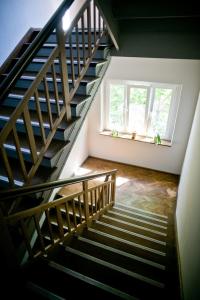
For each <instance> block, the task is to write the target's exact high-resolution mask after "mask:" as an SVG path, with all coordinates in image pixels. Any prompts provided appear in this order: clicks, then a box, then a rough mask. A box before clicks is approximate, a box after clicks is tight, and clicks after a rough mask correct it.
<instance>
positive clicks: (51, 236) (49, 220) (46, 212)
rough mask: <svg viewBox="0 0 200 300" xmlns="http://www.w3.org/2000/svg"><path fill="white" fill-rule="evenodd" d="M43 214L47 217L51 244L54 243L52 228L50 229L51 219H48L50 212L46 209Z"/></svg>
mask: <svg viewBox="0 0 200 300" xmlns="http://www.w3.org/2000/svg"><path fill="white" fill-rule="evenodd" d="M45 215H46V219H47V225H48V230H49V235H50V240H51V244H52V245H54V238H53V230H52V225H51V219H50V214H49V210H48V209H47V210H45Z"/></svg>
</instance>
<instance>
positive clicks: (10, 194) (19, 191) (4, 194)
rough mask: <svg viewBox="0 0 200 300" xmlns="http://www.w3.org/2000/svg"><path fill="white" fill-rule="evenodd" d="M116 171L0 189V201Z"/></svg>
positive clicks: (115, 170) (111, 172)
mask: <svg viewBox="0 0 200 300" xmlns="http://www.w3.org/2000/svg"><path fill="white" fill-rule="evenodd" d="M116 172H117V169H113V170H111V171H106V172H99V173H93V174H90V175H84V176H75V177H71V178H67V179H60V180H57V181H51V182H46V183H41V184H36V185H32V186H24V187H21V188H15V189H10V190H4V191H0V201H5V200H8V199H13V198H16V197H21V196H25V195H31V194H35V193H39V192H43V191H46V190H50V189H55V188H58V187H62V186H66V185H71V184H75V183H79V182H83V181H86V180H92V179H95V178H98V177H101V176H107V175H112V174H116Z"/></svg>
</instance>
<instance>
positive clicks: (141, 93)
mask: <svg viewBox="0 0 200 300" xmlns="http://www.w3.org/2000/svg"><path fill="white" fill-rule="evenodd" d="M146 105H147V89H146V88H140V87H131V88H130V99H129V124H128V130H129V131H136V132H137V134H141V135H143V134H145V115H146Z"/></svg>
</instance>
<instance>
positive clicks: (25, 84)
mask: <svg viewBox="0 0 200 300" xmlns="http://www.w3.org/2000/svg"><path fill="white" fill-rule="evenodd" d="M36 75H37V72H25V73H24V74H23V75H22V76H21V77H20V78H19V79H18V80H17V82H16V84H15V87H16V88H20V89H28V88H29V87H30V86H31V84H32V82H33V81H34V80H35V78H36ZM46 80H47V84H48V88H49V92H54V83H53V78H52V77H50V76H48V74H47V77H46ZM97 80H99V77H96V76H84V78H83V79H82V80H81V82H80V84H79V87H78V89H77V94H81V95H86V96H88V95H89V94H90V93H89V91H90V89H91V87H92V85H93V84H94V83H95V81H97ZM56 82H57V87H58V92H59V93H61V92H62V83H61V78H60V76H58V74H57V75H56ZM68 82H69V89H70V90H71V88H73V84H72V78H70V77H69V78H68ZM38 91H39V92H40V91H44V85H43V83H41V84H40V85H39V86H38Z"/></svg>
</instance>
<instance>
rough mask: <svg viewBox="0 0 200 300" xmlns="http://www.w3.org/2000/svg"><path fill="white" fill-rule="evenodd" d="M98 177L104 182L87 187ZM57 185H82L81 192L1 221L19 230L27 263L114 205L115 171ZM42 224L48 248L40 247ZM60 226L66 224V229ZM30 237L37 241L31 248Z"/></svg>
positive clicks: (77, 178)
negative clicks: (35, 237)
mask: <svg viewBox="0 0 200 300" xmlns="http://www.w3.org/2000/svg"><path fill="white" fill-rule="evenodd" d="M99 176H105V180H104V182H100V183H98V184H96V185H95V186H93V187H89V185H88V181H89V180H92V179H94V178H97V177H99ZM83 178H84V179H83ZM61 182H62V184H64V182H65V184H66V183H67V184H73V183H76V182H82V188H81V191H78V192H76V193H74V194H71V195H68V196H63V197H61V198H59V199H57V200H54V201H50V202H48V203H45V204H41V205H39V206H36V207H33V208H30V209H27V210H24V211H20V212H18V213H15V214H12V215H10V216H7V217H4V220H5V222H6V223H7V224H9V225H10V226H11V227H12V226H14V227H15V229H16V228H17V229H18V230H19V233H20V235H21V242H22V243H23V244H24V246H25V251H27V253H28V257H29V259H33V258H34V257H37V256H38V255H41V254H46V253H47V252H48V250H49V249H51V248H53V247H54V246H55V244H57V243H60V242H61V241H63V240H64V239H65V238H68V237H70V236H71V234H72V233H74V232H76V231H78V230H79V231H80V230H83V228H84V227H89V226H90V224H91V221H92V220H93V219H94V218H98V216H99V215H100V214H102V213H104V211H105V210H106V209H108V208H109V207H111V206H112V205H113V204H114V201H115V185H116V170H112V171H109V172H102V173H98V174H92V175H87V176H81V177H76V178H72V179H68V180H61V181H60V182H59V183H57V186H58V184H59V186H60V184H61ZM51 184H52V183H51ZM55 184H56V183H54V187H55ZM52 213H53V214H54V216H55V218H54V219H53V222H54V224H56V225H57V228H58V232H59V233H58V234H56V235H57V236H56V237H55V234H54V235H53V230H52V223H51V217H50V216H51V215H52ZM70 216H71V218H70ZM41 220H42V222H41ZM44 220H45V221H46V224H45V225H46V227H47V230H48V234H49V237H50V239H49V241H48V244H46V243H44V235H43V230H42V226H43V222H44ZM30 222H32V230H31V231H30V230H29V229H28V226H27V224H28V223H30ZM64 222H66V223H67V229H66V225H64ZM45 232H46V231H45ZM34 235H35V236H37V237H38V242H39V243H36V244H35V247H33V243H32V239H33V236H34Z"/></svg>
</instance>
